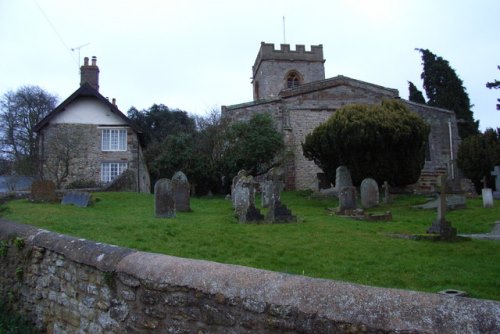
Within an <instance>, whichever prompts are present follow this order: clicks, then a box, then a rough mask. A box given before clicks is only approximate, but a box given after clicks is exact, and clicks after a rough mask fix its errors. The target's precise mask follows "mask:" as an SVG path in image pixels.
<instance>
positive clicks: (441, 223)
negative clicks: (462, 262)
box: [427, 174, 457, 240]
mask: <svg viewBox="0 0 500 334" xmlns="http://www.w3.org/2000/svg"><path fill="white" fill-rule="evenodd" d="M446 179H447V175H446V174H445V175H440V176H439V182H438V183H439V185H440V186H439V202H438V207H437V218H436V220H434V222H433V223H432V226H431V227H430V228H429V229H428V230H427V233H431V234H439V236H440V238H441V239H444V240H446V239H451V238H454V237H456V235H457V230H456V229H455V228H453V227H452V226H451V225H450V223H449V222H447V221H446V217H445V216H446Z"/></svg>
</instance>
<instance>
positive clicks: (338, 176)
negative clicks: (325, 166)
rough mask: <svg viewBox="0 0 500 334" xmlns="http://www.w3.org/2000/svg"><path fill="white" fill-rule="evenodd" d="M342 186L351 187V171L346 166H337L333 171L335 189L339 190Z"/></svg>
mask: <svg viewBox="0 0 500 334" xmlns="http://www.w3.org/2000/svg"><path fill="white" fill-rule="evenodd" d="M344 187H352V179H351V172H349V169H347V167H346V166H339V167H337V170H336V171H335V189H337V191H339V192H340V191H342V188H344Z"/></svg>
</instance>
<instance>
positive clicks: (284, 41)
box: [283, 16, 286, 44]
mask: <svg viewBox="0 0 500 334" xmlns="http://www.w3.org/2000/svg"><path fill="white" fill-rule="evenodd" d="M283 44H286V29H285V17H284V16H283Z"/></svg>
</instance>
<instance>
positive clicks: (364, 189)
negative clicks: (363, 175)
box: [360, 178, 379, 209]
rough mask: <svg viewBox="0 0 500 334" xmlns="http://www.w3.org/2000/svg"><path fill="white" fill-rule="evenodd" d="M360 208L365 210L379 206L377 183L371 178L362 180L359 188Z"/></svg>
mask: <svg viewBox="0 0 500 334" xmlns="http://www.w3.org/2000/svg"><path fill="white" fill-rule="evenodd" d="M360 193H361V206H363V207H364V208H365V209H369V208H373V207H374V206H377V205H378V204H379V192H378V184H377V181H375V180H374V179H371V178H367V179H364V180H363V181H362V182H361V186H360Z"/></svg>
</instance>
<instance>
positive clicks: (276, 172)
mask: <svg viewBox="0 0 500 334" xmlns="http://www.w3.org/2000/svg"><path fill="white" fill-rule="evenodd" d="M267 181H268V182H269V183H268V185H270V189H269V190H271V195H267V197H268V198H269V210H268V211H267V215H266V220H267V221H268V222H270V223H285V222H293V221H296V220H297V217H296V216H294V215H292V212H291V211H290V210H289V209H288V208H287V207H286V205H285V204H283V203H281V191H282V190H283V188H284V185H283V170H282V169H281V168H276V167H274V168H271V169H270V170H269V172H268V173H267Z"/></svg>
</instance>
